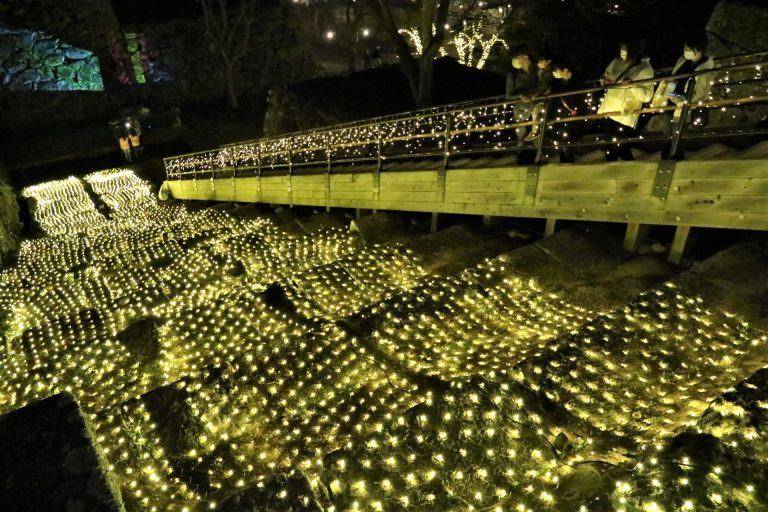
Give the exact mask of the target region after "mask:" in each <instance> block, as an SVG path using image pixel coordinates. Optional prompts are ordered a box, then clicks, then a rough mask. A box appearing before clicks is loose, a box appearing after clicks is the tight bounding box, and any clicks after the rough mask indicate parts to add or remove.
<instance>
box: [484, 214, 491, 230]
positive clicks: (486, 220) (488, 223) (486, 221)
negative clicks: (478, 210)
mask: <svg viewBox="0 0 768 512" xmlns="http://www.w3.org/2000/svg"><path fill="white" fill-rule="evenodd" d="M492 224H493V217H492V216H490V215H483V226H485V227H487V228H489V227H491V225H492Z"/></svg>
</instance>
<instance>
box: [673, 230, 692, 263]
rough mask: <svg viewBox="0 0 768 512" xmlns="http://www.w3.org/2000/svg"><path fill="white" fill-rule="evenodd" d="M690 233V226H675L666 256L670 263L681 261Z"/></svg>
mask: <svg viewBox="0 0 768 512" xmlns="http://www.w3.org/2000/svg"><path fill="white" fill-rule="evenodd" d="M690 233H691V226H677V229H676V230H675V239H674V240H673V241H672V247H671V248H670V249H669V257H668V258H667V259H668V260H669V261H670V262H671V263H674V264H675V265H679V264H680V263H681V262H682V261H683V255H684V254H685V249H686V246H687V245H688V235H690Z"/></svg>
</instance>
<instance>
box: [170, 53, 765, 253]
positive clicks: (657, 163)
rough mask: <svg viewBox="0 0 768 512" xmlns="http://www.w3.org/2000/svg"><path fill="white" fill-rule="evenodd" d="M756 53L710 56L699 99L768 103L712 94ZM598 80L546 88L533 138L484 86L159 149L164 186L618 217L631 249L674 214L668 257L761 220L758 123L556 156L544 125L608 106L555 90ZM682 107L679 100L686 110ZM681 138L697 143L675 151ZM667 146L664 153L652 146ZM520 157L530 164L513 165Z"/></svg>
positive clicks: (257, 196)
mask: <svg viewBox="0 0 768 512" xmlns="http://www.w3.org/2000/svg"><path fill="white" fill-rule="evenodd" d="M764 56H765V55H764V54H760V57H759V59H760V60H757V61H756V60H754V59H755V56H751V57H750V60H749V61H748V62H746V63H745V62H738V63H735V64H730V65H726V66H722V67H721V68H717V72H718V75H717V83H716V87H715V88H713V95H712V97H711V98H710V100H709V101H707V102H705V103H701V104H698V105H695V107H697V108H708V109H718V110H720V111H725V112H726V113H727V112H731V111H740V112H743V109H745V108H749V109H752V108H753V106H754V105H756V104H759V103H764V102H766V101H768V92H767V93H766V94H764V95H763V94H761V95H755V94H750V95H741V96H738V97H717V96H718V89H719V90H720V91H724V90H728V91H732V90H733V89H738V88H739V87H742V88H744V87H747V85H746V84H751V85H749V86H750V87H752V90H754V84H755V83H762V82H761V80H763V78H762V75H761V64H760V62H761V59H762V58H763V57H764ZM691 76H692V75H680V76H678V77H671V78H672V79H683V80H687V79H690V78H691ZM656 81H658V78H657V79H654V80H653V82H654V83H655V82H656ZM649 82H650V81H649ZM644 83H645V82H636V83H634V84H632V85H633V86H636V85H641V84H644ZM689 89H690V92H692V91H693V87H690V88H689ZM601 92H602V90H600V89H587V90H583V91H576V92H569V93H564V94H560V95H553V96H551V97H548V98H547V100H548V102H549V105H550V107H548V108H547V109H545V112H544V114H545V115H544V116H543V118H542V119H541V127H542V129H541V130H540V135H539V137H538V139H537V140H536V141H535V144H534V145H532V146H530V147H519V146H518V143H517V139H516V138H515V129H516V128H520V127H527V126H530V125H532V124H533V123H532V122H531V121H528V122H525V123H513V122H509V120H510V119H512V109H513V108H514V105H515V104H516V103H517V102H516V101H508V100H504V99H500V98H492V99H488V100H483V101H480V102H474V103H470V104H462V105H452V106H448V107H442V108H436V109H432V110H426V111H420V112H415V113H408V114H403V115H399V116H392V117H388V118H380V119H375V120H370V121H366V122H360V123H350V124H345V125H338V126H334V127H330V128H327V129H319V130H313V131H309V132H302V133H296V134H290V135H286V136H282V137H276V138H269V139H262V140H258V141H250V142H244V143H239V144H233V145H228V146H224V147H221V148H218V149H215V150H212V151H205V152H201V153H194V154H189V155H181V156H178V157H173V158H168V159H166V161H165V165H166V172H167V177H168V179H167V181H166V182H165V184H164V188H165V189H166V190H167V191H168V192H169V193H170V195H171V196H172V197H174V198H177V199H184V200H210V201H236V202H260V203H271V204H285V205H291V206H293V205H306V206H320V207H326V208H355V209H358V210H373V211H377V210H404V211H418V212H431V213H432V219H433V229H434V228H435V227H436V224H437V216H438V214H439V213H454V214H472V215H482V216H484V217H485V218H486V219H489V218H490V217H492V216H504V217H525V218H540V219H546V221H547V223H546V233H547V234H551V233H552V232H553V231H554V229H555V223H556V221H557V220H558V219H579V220H586V221H599V222H620V223H625V224H627V232H626V238H625V244H624V245H625V248H627V249H628V250H635V249H636V247H637V243H638V241H639V239H640V238H641V237H642V235H643V233H644V232H645V230H646V229H647V227H648V226H651V225H672V226H676V227H677V230H676V234H675V238H674V242H673V245H672V249H671V251H670V256H669V257H670V260H671V261H673V262H676V263H679V262H680V260H681V258H682V255H683V252H684V250H685V246H686V242H687V239H688V235H689V233H690V230H691V228H692V227H711V228H731V229H748V230H768V141H765V140H764V139H765V138H766V135H768V132H766V131H765V130H762V129H760V128H759V126H756V125H754V124H748V123H740V124H739V125H738V126H734V125H730V126H721V127H715V128H713V129H710V130H708V131H699V132H693V131H689V130H688V128H689V126H688V121H686V122H685V123H683V124H682V125H681V126H680V129H679V130H676V131H675V132H674V133H673V134H672V135H671V136H663V135H661V134H660V133H652V132H651V133H648V134H647V135H646V136H644V137H642V138H639V139H634V140H630V141H625V142H626V143H633V144H634V145H635V146H637V149H636V153H637V155H636V156H637V157H638V159H637V160H635V161H622V162H605V161H602V160H601V154H602V153H601V152H600V151H599V150H597V148H599V147H600V145H601V144H602V143H603V142H602V141H601V140H600V139H599V138H596V137H594V136H589V135H588V136H585V137H581V138H579V139H578V140H577V141H576V142H573V143H567V144H568V146H569V148H570V149H572V150H575V151H577V152H578V154H579V158H578V159H577V160H576V162H575V163H568V164H560V163H552V161H553V160H556V159H557V158H556V157H555V153H556V152H557V150H558V149H560V146H561V145H562V144H563V138H562V137H560V138H557V137H555V138H554V141H552V140H551V134H552V133H553V132H556V131H557V130H558V129H560V130H562V129H568V127H571V126H573V124H571V123H576V124H582V123H583V124H585V125H586V124H587V123H591V122H592V121H594V120H595V119H599V118H602V117H605V116H607V115H611V113H607V114H604V115H597V114H594V113H592V112H594V110H595V108H592V109H591V111H589V112H588V113H587V114H586V115H580V116H575V117H567V116H564V115H562V113H561V112H558V109H557V108H556V105H557V104H559V96H571V97H573V96H578V97H580V98H582V99H583V100H584V101H585V102H586V103H587V104H588V105H589V104H590V103H592V95H593V94H596V93H601ZM731 96H733V95H732V94H731ZM690 107H691V105H690V103H689V102H686V103H685V104H684V105H683V109H682V110H683V112H682V119H686V120H687V119H688V118H689V116H688V110H689V108H690ZM674 109H675V107H674V106H672V107H664V108H654V109H650V108H649V109H645V110H642V111H640V112H642V113H647V114H649V115H650V114H654V115H662V114H664V113H665V112H667V113H669V112H671V111H673V110H674ZM545 134H547V135H545ZM722 142H727V143H729V144H733V143H735V145H726V144H723V143H722ZM684 145H688V146H689V147H690V146H697V147H698V148H699V150H698V151H691V150H690V149H689V151H688V154H687V155H686V158H685V159H681V158H679V157H680V154H681V152H680V149H681V148H682V147H683V146H684ZM663 146H666V148H667V150H668V153H669V155H671V156H670V157H669V158H667V159H661V158H660V157H659V154H658V152H654V151H656V150H658V149H659V148H661V147H663ZM643 150H645V151H647V152H644V151H643ZM526 159H529V161H530V164H528V165H521V162H522V161H525V160H526Z"/></svg>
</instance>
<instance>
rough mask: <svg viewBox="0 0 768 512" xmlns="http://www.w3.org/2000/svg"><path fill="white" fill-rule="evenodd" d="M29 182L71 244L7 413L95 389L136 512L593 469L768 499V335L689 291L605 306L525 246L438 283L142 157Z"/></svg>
mask: <svg viewBox="0 0 768 512" xmlns="http://www.w3.org/2000/svg"><path fill="white" fill-rule="evenodd" d="M24 194H25V197H30V198H34V199H35V209H34V211H33V216H34V218H35V219H36V220H37V222H38V223H39V224H40V226H41V228H42V229H43V230H44V232H45V233H46V236H44V237H41V238H38V239H34V240H27V241H25V242H24V244H23V245H22V248H21V254H20V257H19V261H18V264H17V265H15V266H13V267H11V268H8V269H5V270H3V271H2V272H0V284H1V285H2V286H0V312H2V316H3V318H4V336H5V343H2V344H0V363H1V364H0V413H4V412H8V411H13V410H15V409H18V408H20V407H22V406H24V405H25V404H28V403H29V402H31V401H34V400H37V399H40V398H44V397H46V396H50V395H52V394H54V393H57V392H60V391H64V390H66V391H69V392H71V393H73V394H74V395H75V397H76V399H77V401H78V403H79V404H80V407H81V410H82V411H83V414H84V415H85V416H86V418H87V420H88V421H89V423H90V424H91V427H92V431H93V439H94V442H95V444H96V445H97V448H98V449H99V450H100V451H101V452H102V453H103V455H104V459H105V460H106V461H107V467H106V468H105V469H106V470H107V471H108V472H109V473H110V475H111V476H112V477H113V479H114V480H115V482H116V483H117V484H118V486H119V488H120V490H121V493H122V495H123V499H124V501H125V503H126V507H127V509H128V510H175V511H179V510H184V509H187V510H200V509H209V510H215V509H216V508H218V507H221V506H222V505H223V504H225V503H226V501H227V499H229V498H230V497H231V496H234V495H236V494H238V493H242V492H249V493H259V492H263V493H264V496H265V498H264V499H265V500H266V499H274V500H277V501H276V503H278V502H279V503H280V507H282V508H290V507H292V508H294V509H300V508H308V507H309V505H310V503H313V502H318V501H323V500H324V501H323V502H324V504H325V505H326V508H327V509H328V510H356V509H357V510H393V509H396V510H401V509H408V510H424V509H433V510H452V509H456V510H472V509H474V510H497V509H498V510H525V511H527V510H559V507H561V506H564V504H565V503H569V504H570V503H571V502H570V501H568V500H570V499H572V497H570V496H568V495H564V494H563V489H567V486H564V485H563V482H567V481H568V480H569V478H571V477H572V476H574V475H575V474H577V473H578V469H579V467H580V466H581V465H583V464H603V465H614V466H616V468H617V471H616V472H615V473H614V472H609V473H607V474H621V475H622V477H621V479H620V480H619V481H618V482H616V483H615V486H613V487H612V489H610V490H609V491H608V492H607V493H606V494H604V495H602V496H601V499H603V500H605V501H604V502H605V503H610V504H611V505H612V507H613V508H614V509H616V510H621V509H624V510H698V509H701V510H706V509H712V508H714V507H721V508H722V509H723V510H734V509H744V510H751V509H754V510H760V509H761V508H764V507H765V506H766V498H765V496H764V493H763V492H762V489H763V488H764V485H762V484H763V482H761V481H759V478H760V477H759V474H758V473H755V472H753V471H752V470H751V466H752V465H754V464H761V465H762V464H764V459H765V455H764V454H765V453H766V451H765V441H764V438H763V436H762V434H761V432H763V431H764V428H763V427H764V425H763V424H761V423H760V421H764V419H760V418H762V417H761V416H759V411H761V410H764V409H765V406H764V404H763V402H762V395H760V393H759V392H755V391H754V390H760V389H761V388H760V387H759V386H758V384H759V382H758V380H755V383H754V384H753V383H752V381H744V382H742V381H743V380H744V379H745V378H746V377H748V376H749V375H750V373H751V372H752V371H753V370H754V367H755V364H756V363H757V362H762V363H761V364H764V362H765V357H764V354H765V342H766V335H765V334H764V333H762V332H761V331H759V330H757V329H756V328H755V327H753V326H751V325H748V324H746V323H743V322H741V321H740V319H739V318H738V317H737V316H735V315H733V314H726V313H722V312H718V311H713V310H710V309H708V308H707V306H706V303H705V301H704V300H703V299H702V298H700V297H697V296H693V295H689V294H687V293H686V291H685V290H684V289H681V288H680V287H679V286H678V285H676V284H675V283H674V282H672V283H669V284H667V285H664V286H661V287H659V288H657V289H654V290H651V291H649V292H646V293H643V294H641V295H640V296H638V297H637V298H636V299H635V300H634V301H633V302H632V303H630V304H629V305H627V306H626V307H625V308H623V309H619V310H614V311H608V312H605V311H592V310H589V309H586V308H583V307H580V306H578V305H576V304H573V303H571V302H570V301H569V300H568V299H567V297H564V296H561V295H558V294H555V293H550V292H548V291H547V290H545V289H543V288H542V287H541V286H540V285H539V284H538V283H537V282H536V281H535V280H531V279H528V278H523V277H522V276H516V275H515V274H514V272H513V271H512V268H511V265H510V261H509V257H508V256H500V257H498V258H495V259H492V260H488V261H485V262H483V263H481V264H479V265H477V266H476V267H473V268H470V269H467V270H465V271H463V272H461V273H459V274H457V275H454V276H451V277H445V278H437V277H435V276H430V275H428V273H427V272H426V271H425V270H424V267H423V266H422V265H421V263H420V261H419V259H418V257H417V256H416V255H415V254H414V253H413V252H412V251H410V250H408V249H406V248H404V247H401V246H397V245H387V246H380V245H373V246H367V245H366V244H364V243H363V242H362V240H361V239H359V238H358V237H357V236H356V235H355V234H353V233H350V232H347V231H344V230H339V229H336V230H324V231H320V232H318V233H314V234H312V235H311V236H310V235H296V234H290V233H287V232H284V231H282V230H280V229H279V228H278V227H277V226H276V225H275V224H274V223H273V222H272V221H270V220H268V218H266V217H262V218H238V217H236V216H234V215H230V214H227V213H223V212H221V211H218V210H211V209H208V210H196V211H189V210H187V209H186V208H184V207H182V206H178V205H167V204H159V203H158V202H157V201H156V200H155V199H154V198H153V196H152V194H151V193H150V189H149V187H148V185H147V183H146V182H144V181H142V180H140V179H139V178H137V177H136V176H135V175H134V174H132V173H131V172H130V171H128V170H125V169H114V170H109V171H103V172H101V173H94V174H92V175H89V176H87V177H86V179H85V180H84V181H81V180H77V179H74V178H70V179H68V180H63V181H58V182H51V183H46V184H43V185H40V186H37V187H33V188H30V189H27V190H25V191H24ZM60 199H61V200H60ZM102 204H103V205H105V208H106V210H105V208H104V207H102V208H99V206H97V205H102ZM136 326H143V331H142V333H143V334H137V332H138V331H133V330H131V329H135V328H136ZM758 378H759V376H758V377H755V379H758ZM739 383H740V384H739ZM735 385H737V391H739V393H740V394H735V393H734V392H733V391H731V392H725V391H726V390H728V389H730V388H732V387H733V386H735ZM750 393H751V394H750ZM745 400H746V401H745ZM760 404H763V405H760ZM680 436H683V437H680ZM685 436H688V437H689V438H690V439H692V440H693V441H691V442H689V443H685V442H682V441H680V439H685ZM697 443H698V444H697ZM628 444H629V445H631V446H632V447H633V449H632V450H631V451H632V452H634V453H628V449H627V445H628ZM693 447H696V449H693ZM707 447H710V448H707ZM707 449H710V451H711V452H712V453H709V452H707V451H706V450H707ZM761 467H762V466H761ZM297 482H303V483H301V484H299V483H297ZM267 496H268V497H267ZM573 506H574V507H575V509H576V510H579V509H582V510H590V509H591V508H590V507H591V503H588V502H585V503H574V504H573Z"/></svg>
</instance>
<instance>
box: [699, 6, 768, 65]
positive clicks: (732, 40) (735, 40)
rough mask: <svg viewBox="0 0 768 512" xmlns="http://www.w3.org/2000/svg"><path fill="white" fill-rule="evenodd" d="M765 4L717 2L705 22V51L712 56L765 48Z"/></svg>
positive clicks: (767, 44) (767, 37) (767, 43)
mask: <svg viewBox="0 0 768 512" xmlns="http://www.w3.org/2000/svg"><path fill="white" fill-rule="evenodd" d="M766 27H768V2H763V1H762V0H757V1H755V0H721V1H720V2H719V3H718V4H717V6H716V7H715V10H714V12H713V13H712V17H711V18H710V19H709V23H707V33H708V36H709V37H708V38H709V44H708V48H707V49H708V51H709V53H710V54H712V55H713V56H715V57H720V56H725V55H735V54H742V53H749V52H756V51H762V50H766V49H768V30H766Z"/></svg>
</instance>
